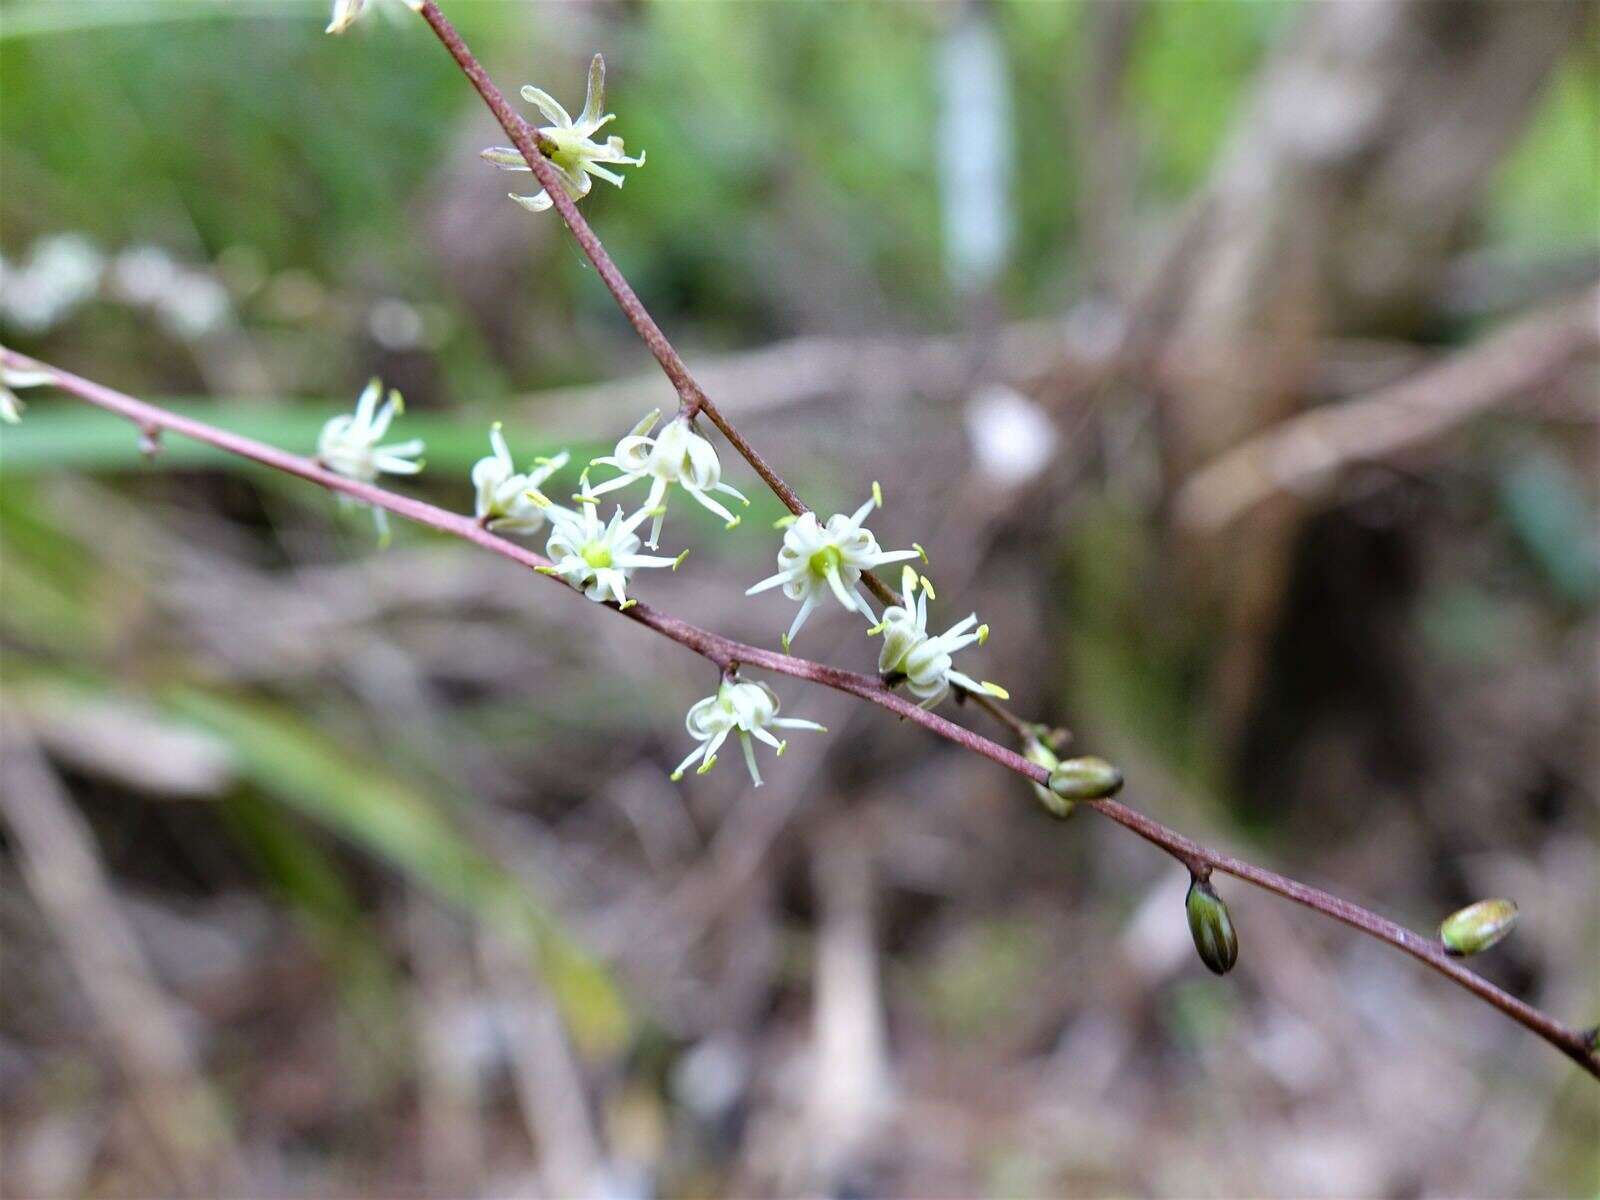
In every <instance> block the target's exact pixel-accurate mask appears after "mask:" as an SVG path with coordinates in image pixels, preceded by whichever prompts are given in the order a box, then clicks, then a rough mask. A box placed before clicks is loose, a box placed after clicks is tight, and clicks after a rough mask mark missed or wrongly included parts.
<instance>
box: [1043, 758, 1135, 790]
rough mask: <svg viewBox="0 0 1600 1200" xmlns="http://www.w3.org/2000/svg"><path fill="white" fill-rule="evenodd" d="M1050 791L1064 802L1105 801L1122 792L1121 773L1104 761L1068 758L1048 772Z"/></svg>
mask: <svg viewBox="0 0 1600 1200" xmlns="http://www.w3.org/2000/svg"><path fill="white" fill-rule="evenodd" d="M1050 790H1051V791H1052V792H1054V793H1055V794H1056V795H1057V796H1060V797H1061V798H1062V799H1063V800H1104V799H1105V798H1106V797H1107V796H1115V795H1116V794H1117V793H1118V792H1120V791H1121V790H1122V772H1121V771H1119V770H1117V768H1116V767H1114V766H1112V765H1111V764H1110V763H1108V762H1107V761H1106V760H1105V759H1103V758H1095V757H1093V756H1092V755H1091V756H1089V757H1086V758H1069V759H1067V761H1066V762H1064V763H1062V764H1061V765H1060V766H1058V767H1056V768H1055V770H1053V771H1051V772H1050Z"/></svg>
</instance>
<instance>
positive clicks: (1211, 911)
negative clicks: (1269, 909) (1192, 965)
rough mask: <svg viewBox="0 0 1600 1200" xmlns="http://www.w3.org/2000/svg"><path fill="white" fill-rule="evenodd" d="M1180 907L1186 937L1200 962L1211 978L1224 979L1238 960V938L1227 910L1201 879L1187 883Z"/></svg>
mask: <svg viewBox="0 0 1600 1200" xmlns="http://www.w3.org/2000/svg"><path fill="white" fill-rule="evenodd" d="M1183 906H1184V908H1185V909H1186V910H1187V911H1188V914H1189V933H1190V935H1191V936H1192V937H1193V938H1194V948H1195V950H1196V951H1198V952H1199V955H1200V961H1201V962H1203V963H1205V965H1206V969H1207V970H1209V971H1210V972H1211V973H1212V974H1214V975H1226V974H1227V973H1228V972H1229V971H1231V970H1233V964H1234V963H1235V962H1237V961H1238V959H1239V935H1238V934H1237V933H1235V932H1234V928H1233V918H1232V917H1230V916H1229V915H1228V906H1227V905H1226V904H1224V903H1223V902H1222V897H1221V896H1219V895H1217V889H1216V888H1214V887H1212V886H1211V884H1210V882H1209V881H1207V880H1204V879H1191V880H1190V882H1189V895H1188V896H1187V897H1186V898H1185V899H1184V902H1183Z"/></svg>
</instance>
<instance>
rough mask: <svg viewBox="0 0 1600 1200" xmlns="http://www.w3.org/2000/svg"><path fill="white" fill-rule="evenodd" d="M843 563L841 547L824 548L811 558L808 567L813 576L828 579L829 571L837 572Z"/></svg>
mask: <svg viewBox="0 0 1600 1200" xmlns="http://www.w3.org/2000/svg"><path fill="white" fill-rule="evenodd" d="M843 561H844V556H843V555H842V554H840V553H839V547H837V546H824V547H823V548H822V549H821V550H818V551H817V552H816V553H815V554H813V555H812V556H811V558H810V560H809V564H808V565H809V566H810V567H811V572H812V574H814V575H821V576H823V577H826V576H827V574H828V572H829V571H837V570H838V569H839V564H840V563H841V562H843Z"/></svg>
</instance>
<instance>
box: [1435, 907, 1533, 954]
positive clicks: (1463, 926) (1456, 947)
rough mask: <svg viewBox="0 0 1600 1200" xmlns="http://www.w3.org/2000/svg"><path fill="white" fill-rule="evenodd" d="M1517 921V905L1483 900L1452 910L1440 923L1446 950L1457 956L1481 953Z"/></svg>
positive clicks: (1441, 936) (1441, 938) (1440, 934)
mask: <svg viewBox="0 0 1600 1200" xmlns="http://www.w3.org/2000/svg"><path fill="white" fill-rule="evenodd" d="M1516 923H1517V906H1516V905H1515V904H1514V903H1513V902H1512V901H1510V900H1480V901H1478V902H1477V903H1476V904H1469V905H1468V906H1467V907H1466V908H1463V909H1462V910H1461V911H1460V912H1456V913H1451V914H1450V916H1448V917H1446V918H1445V920H1444V923H1443V924H1442V925H1440V926H1439V940H1440V941H1442V942H1443V943H1444V949H1445V953H1446V954H1449V955H1452V956H1453V957H1457V958H1464V957H1466V956H1467V955H1469V954H1481V953H1482V952H1483V951H1485V950H1487V949H1489V947H1491V946H1493V945H1494V944H1495V943H1496V942H1498V941H1499V940H1500V939H1501V938H1503V937H1505V936H1506V934H1508V933H1510V932H1511V928H1512V926H1514V925H1515V924H1516Z"/></svg>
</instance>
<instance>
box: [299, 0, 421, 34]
mask: <svg viewBox="0 0 1600 1200" xmlns="http://www.w3.org/2000/svg"><path fill="white" fill-rule="evenodd" d="M404 3H405V6H406V7H407V8H409V9H410V10H411V11H412V12H421V11H422V0H404ZM366 6H367V0H333V19H332V20H330V21H329V22H328V28H327V29H325V30H324V31H323V32H324V33H343V32H344V31H345V30H346V29H349V28H350V26H351V25H352V24H354V23H355V19H356V18H357V17H359V16H360V15H361V10H362V9H364V8H366Z"/></svg>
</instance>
